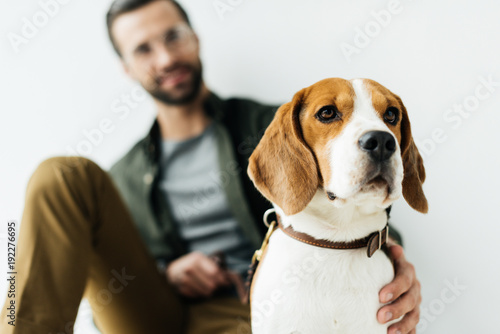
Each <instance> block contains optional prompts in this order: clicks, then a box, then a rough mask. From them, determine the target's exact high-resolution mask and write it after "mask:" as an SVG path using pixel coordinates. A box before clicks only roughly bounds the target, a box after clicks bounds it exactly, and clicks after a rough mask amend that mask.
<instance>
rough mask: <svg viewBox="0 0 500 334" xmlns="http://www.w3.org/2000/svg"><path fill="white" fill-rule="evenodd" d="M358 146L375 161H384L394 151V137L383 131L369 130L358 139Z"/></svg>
mask: <svg viewBox="0 0 500 334" xmlns="http://www.w3.org/2000/svg"><path fill="white" fill-rule="evenodd" d="M358 143H359V147H361V149H362V150H364V151H366V152H368V154H369V155H370V157H371V158H372V159H373V160H375V161H384V160H387V159H389V158H390V157H391V155H392V154H393V153H394V152H395V151H396V141H395V140H394V137H393V136H392V135H391V134H390V133H388V132H385V131H370V132H367V133H365V134H364V135H363V136H361V138H360V139H359V142H358Z"/></svg>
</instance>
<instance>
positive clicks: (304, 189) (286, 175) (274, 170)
mask: <svg viewBox="0 0 500 334" xmlns="http://www.w3.org/2000/svg"><path fill="white" fill-rule="evenodd" d="M303 94H304V90H301V91H299V92H298V93H297V94H295V96H294V97H293V100H292V102H289V103H285V104H284V105H282V106H281V107H280V108H279V109H278V111H277V112H276V115H275V116H274V119H273V121H272V122H271V124H270V125H269V127H268V128H267V130H266V132H265V133H264V136H263V137H262V139H261V141H260V142H259V144H258V145H257V147H256V148H255V151H254V152H253V153H252V155H251V156H250V162H249V166H248V175H249V176H250V179H251V180H252V181H253V183H254V185H255V187H256V188H257V189H258V190H259V191H260V192H261V193H262V194H263V195H264V197H266V198H267V199H268V200H270V201H271V202H273V203H275V204H276V205H278V206H279V207H280V208H281V209H282V210H283V211H284V212H285V214H287V215H293V214H296V213H298V212H300V211H302V210H303V209H304V208H305V207H306V206H307V204H308V203H309V202H310V201H311V199H312V198H313V196H314V194H315V193H316V190H317V189H318V185H319V177H318V171H317V167H316V161H315V159H314V156H313V154H312V152H311V150H310V148H309V147H308V146H307V144H306V143H305V141H304V139H303V137H302V130H301V127H300V119H299V117H300V115H299V113H300V110H301V109H302V99H303Z"/></svg>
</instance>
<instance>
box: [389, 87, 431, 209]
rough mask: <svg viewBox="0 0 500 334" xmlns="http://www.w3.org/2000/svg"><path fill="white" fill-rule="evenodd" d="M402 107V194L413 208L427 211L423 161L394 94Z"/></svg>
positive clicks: (404, 113)
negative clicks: (423, 186)
mask: <svg viewBox="0 0 500 334" xmlns="http://www.w3.org/2000/svg"><path fill="white" fill-rule="evenodd" d="M396 98H397V99H398V102H399V104H400V105H401V108H402V115H401V157H402V160H403V167H404V178H403V196H404V198H405V200H406V202H407V203H408V204H409V205H410V206H411V207H412V208H413V209H415V210H417V211H419V212H422V213H427V211H428V210H429V207H428V204H427V198H425V195H424V190H423V189H422V184H423V183H424V181H425V168H424V161H423V159H422V156H420V153H419V152H418V149H417V146H416V145H415V142H414V141H413V137H412V134H411V126H410V119H409V118H408V112H407V111H406V108H405V106H404V104H403V101H401V99H400V98H399V96H396Z"/></svg>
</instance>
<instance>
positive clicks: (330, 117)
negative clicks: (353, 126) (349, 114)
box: [316, 106, 340, 123]
mask: <svg viewBox="0 0 500 334" xmlns="http://www.w3.org/2000/svg"><path fill="white" fill-rule="evenodd" d="M316 118H317V119H318V120H319V121H320V122H323V123H330V122H333V121H334V120H337V119H340V113H339V111H338V110H337V108H336V107H335V106H324V107H323V108H321V109H320V110H319V111H318V113H317V114H316Z"/></svg>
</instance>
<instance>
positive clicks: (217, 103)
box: [144, 92, 225, 163]
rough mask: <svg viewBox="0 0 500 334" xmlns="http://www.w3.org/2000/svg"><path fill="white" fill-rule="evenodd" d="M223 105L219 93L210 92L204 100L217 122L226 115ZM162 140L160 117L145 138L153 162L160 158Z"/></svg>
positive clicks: (205, 105) (209, 114) (147, 151)
mask: <svg viewBox="0 0 500 334" xmlns="http://www.w3.org/2000/svg"><path fill="white" fill-rule="evenodd" d="M223 107H224V102H223V101H222V100H221V99H220V98H219V97H218V96H217V95H215V94H214V93H212V92H210V95H209V96H208V97H207V99H206V100H205V102H204V109H205V112H206V113H207V115H208V116H210V117H211V118H213V120H214V121H216V122H218V121H221V120H222V119H223V118H224V116H225V112H224V108H223ZM160 140H161V133H160V125H159V124H158V119H155V121H154V123H153V126H152V127H151V129H150V130H149V133H148V134H147V136H146V137H145V138H144V149H145V152H146V154H147V156H148V158H149V159H150V161H151V162H152V163H156V162H158V161H159V159H160V150H159V149H158V148H159V144H160Z"/></svg>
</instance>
